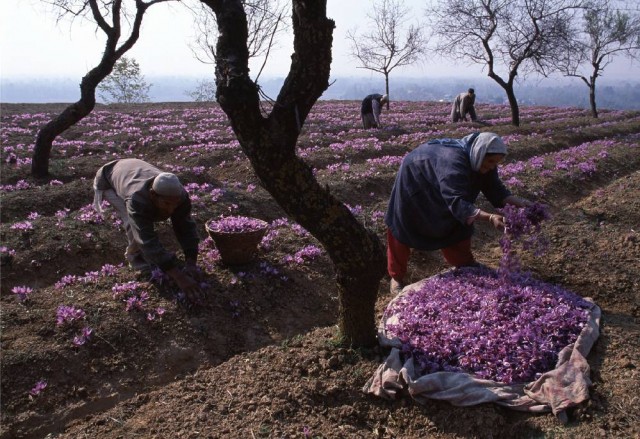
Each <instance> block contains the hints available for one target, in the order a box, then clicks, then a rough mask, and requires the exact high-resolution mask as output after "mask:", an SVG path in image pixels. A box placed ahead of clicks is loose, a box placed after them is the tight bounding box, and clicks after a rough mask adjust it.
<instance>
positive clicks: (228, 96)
mask: <svg viewBox="0 0 640 439" xmlns="http://www.w3.org/2000/svg"><path fill="white" fill-rule="evenodd" d="M201 1H202V2H203V3H204V4H206V5H208V6H209V7H211V9H212V10H213V11H214V13H215V14H216V17H217V22H218V30H219V34H220V35H219V38H218V43H217V50H216V84H217V99H218V102H219V103H220V106H221V107H222V109H223V110H224V112H225V113H226V114H227V115H228V117H229V119H230V121H231V126H232V128H233V130H234V132H235V134H236V136H237V137H238V140H239V142H240V145H241V147H242V150H243V151H244V153H245V154H246V155H247V157H248V158H249V160H250V162H251V165H252V167H253V169H254V171H255V172H256V175H257V176H258V178H259V179H260V181H261V183H262V185H263V186H264V187H265V189H266V190H267V191H268V192H269V193H270V194H271V195H272V196H273V197H274V199H275V200H276V201H277V202H278V204H279V205H280V206H281V207H282V208H283V209H284V210H285V212H286V213H287V214H288V215H289V216H290V217H291V218H293V219H294V220H295V221H297V222H298V223H299V224H300V225H302V226H303V227H304V228H305V229H307V230H308V231H309V232H310V233H311V234H312V235H313V236H314V237H315V238H317V239H318V240H319V241H320V242H321V243H322V245H323V246H324V248H325V249H326V250H327V252H328V254H329V257H330V258H331V260H332V262H333V264H334V268H335V271H336V280H337V285H338V293H339V302H340V309H339V322H338V323H339V324H338V326H339V330H340V336H341V337H342V340H343V342H344V343H347V344H351V345H356V346H370V345H373V344H374V343H375V341H376V338H375V321H374V315H375V309H374V307H375V301H376V296H377V290H378V286H379V283H380V280H381V279H382V276H383V275H384V272H385V254H384V251H383V246H382V244H381V242H380V240H379V239H378V238H377V236H376V235H375V234H374V233H373V232H371V231H368V230H367V229H366V228H365V227H364V226H363V225H362V224H360V223H359V222H358V221H357V220H356V219H355V218H354V216H353V215H352V214H351V212H350V211H349V209H348V208H347V207H346V206H345V205H344V204H343V203H342V202H340V200H338V199H337V198H335V197H334V196H333V195H332V194H331V193H330V191H329V189H328V188H326V187H322V186H321V185H320V184H319V183H318V181H317V180H316V179H315V177H314V175H313V173H312V169H311V168H310V167H309V166H308V165H307V164H306V163H305V162H304V161H303V160H301V159H300V158H299V157H297V155H296V143H297V140H298V136H299V134H300V130H301V128H302V125H303V124H304V121H305V120H306V118H307V116H308V114H309V112H310V111H311V108H312V107H313V105H314V104H315V102H316V101H317V100H318V98H319V97H320V96H321V95H322V93H323V92H324V90H326V89H327V87H328V85H329V84H328V81H329V73H330V66H331V45H332V42H333V29H334V22H333V21H332V20H330V19H328V18H327V16H326V0H312V1H309V0H293V1H292V5H293V30H294V53H293V55H292V57H291V58H292V62H291V68H290V72H289V75H288V76H287V78H286V80H285V82H284V84H283V87H282V89H281V90H280V94H279V95H278V98H277V100H276V102H275V105H274V107H273V110H272V111H271V113H270V114H269V115H268V116H266V117H265V116H263V115H262V113H261V111H260V102H259V94H258V88H257V86H256V84H255V83H254V82H253V81H252V80H251V79H250V77H249V67H248V60H249V57H248V50H247V23H246V16H245V13H244V10H243V8H242V2H241V0H201Z"/></svg>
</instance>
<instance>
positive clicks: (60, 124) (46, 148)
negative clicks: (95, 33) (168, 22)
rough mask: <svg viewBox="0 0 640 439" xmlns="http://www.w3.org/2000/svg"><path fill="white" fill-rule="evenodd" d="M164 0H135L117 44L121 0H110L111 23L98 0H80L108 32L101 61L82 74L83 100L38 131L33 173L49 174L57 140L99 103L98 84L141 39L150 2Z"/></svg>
mask: <svg viewBox="0 0 640 439" xmlns="http://www.w3.org/2000/svg"><path fill="white" fill-rule="evenodd" d="M164 1H169V0H153V1H150V2H146V3H145V2H143V1H141V0H136V2H135V3H136V14H135V17H134V19H133V23H132V26H131V34H130V35H129V38H127V40H125V42H124V43H123V44H122V45H121V46H120V47H118V41H119V40H120V36H121V35H120V34H121V25H120V20H121V10H122V0H114V1H113V2H109V4H110V6H111V16H112V19H113V24H112V25H109V23H107V21H106V19H105V18H104V17H103V16H102V12H101V9H100V5H99V3H98V0H81V1H79V2H78V5H77V7H78V9H79V10H80V11H84V10H85V9H86V6H87V5H88V6H89V7H90V10H91V12H92V14H93V19H94V20H95V21H96V23H97V25H98V26H99V27H100V29H102V31H103V32H104V33H105V34H106V35H107V43H106V46H105V49H104V52H103V54H102V59H101V60H100V63H99V64H98V65H97V66H96V67H94V68H93V69H91V70H90V71H89V73H87V74H86V75H85V76H84V77H83V78H82V81H81V83H80V100H78V101H77V102H75V103H73V104H71V105H69V106H68V107H67V108H65V109H64V110H63V111H62V113H60V114H59V115H58V116H56V117H55V118H54V119H53V120H51V121H49V123H47V124H46V125H45V126H44V127H42V128H41V129H40V131H39V132H38V135H37V137H36V144H35V147H34V151H33V157H32V161H31V174H32V175H33V176H34V177H38V178H42V177H46V176H47V175H49V159H50V157H51V149H52V147H53V142H54V140H55V139H56V138H57V137H58V136H59V135H60V134H62V133H63V132H65V131H66V130H68V129H69V128H70V127H72V126H73V125H75V124H76V123H78V122H80V121H81V120H82V119H84V118H85V117H86V116H87V115H88V114H89V113H91V112H92V111H93V109H94V108H95V106H96V88H97V87H98V85H99V84H100V82H101V81H102V80H103V79H104V78H106V77H107V76H109V74H110V73H111V71H112V70H113V66H114V65H115V63H116V62H117V61H118V60H119V59H120V58H121V57H122V56H123V55H124V54H125V53H126V52H127V51H128V50H129V49H131V48H132V47H133V45H134V44H135V43H136V41H138V38H139V36H140V26H141V24H142V18H143V16H144V13H145V12H146V10H147V9H148V8H149V7H150V6H151V5H153V4H155V3H161V2H164ZM54 5H59V6H60V7H61V8H63V10H65V11H66V12H67V13H73V12H72V11H71V9H70V8H71V6H69V4H68V2H64V1H62V2H60V3H55V2H54ZM78 14H79V12H78V13H74V15H78Z"/></svg>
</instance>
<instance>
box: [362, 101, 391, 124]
mask: <svg viewBox="0 0 640 439" xmlns="http://www.w3.org/2000/svg"><path fill="white" fill-rule="evenodd" d="M388 102H389V96H387V95H380V94H377V93H375V94H370V95H369V96H367V97H366V98H364V99H363V100H362V106H361V108H360V115H361V116H362V128H364V129H365V130H368V129H370V128H380V127H381V126H382V125H381V123H380V112H382V106H383V105H384V104H386V103H388Z"/></svg>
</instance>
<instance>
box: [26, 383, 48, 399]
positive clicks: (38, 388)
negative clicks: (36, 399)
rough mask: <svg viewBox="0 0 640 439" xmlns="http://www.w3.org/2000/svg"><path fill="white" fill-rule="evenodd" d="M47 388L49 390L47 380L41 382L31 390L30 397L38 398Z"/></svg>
mask: <svg viewBox="0 0 640 439" xmlns="http://www.w3.org/2000/svg"><path fill="white" fill-rule="evenodd" d="M46 388H47V382H46V381H45V380H40V381H38V382H37V383H36V385H35V386H33V388H32V389H31V390H29V395H31V396H38V395H40V393H42V391H43V390H44V389H46Z"/></svg>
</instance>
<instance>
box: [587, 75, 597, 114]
mask: <svg viewBox="0 0 640 439" xmlns="http://www.w3.org/2000/svg"><path fill="white" fill-rule="evenodd" d="M589 103H590V104H591V115H592V116H593V117H594V118H595V119H597V118H598V109H597V108H596V78H595V77H592V78H591V82H590V83H589Z"/></svg>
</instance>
